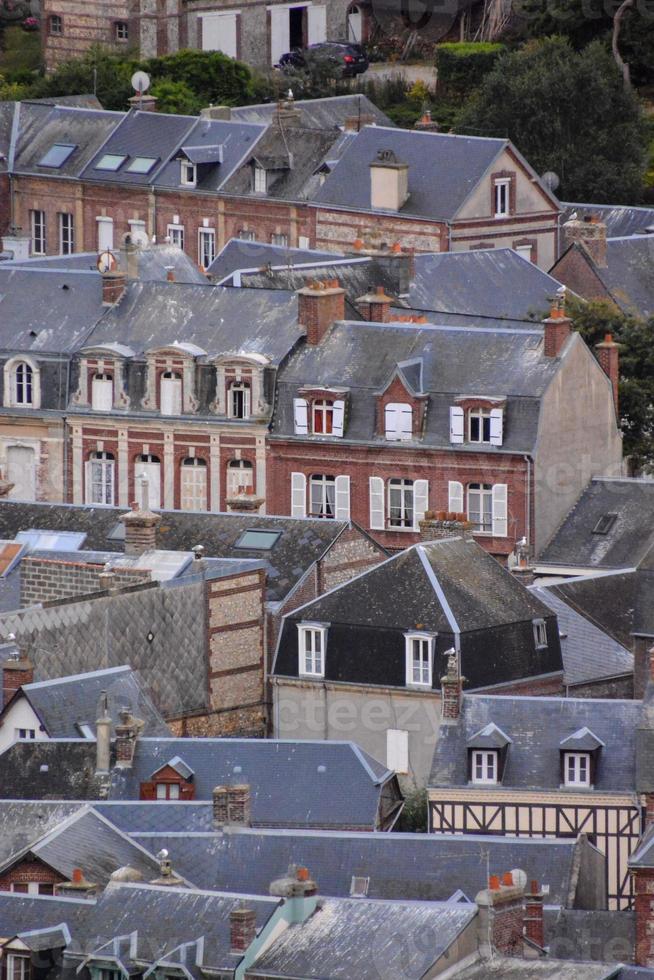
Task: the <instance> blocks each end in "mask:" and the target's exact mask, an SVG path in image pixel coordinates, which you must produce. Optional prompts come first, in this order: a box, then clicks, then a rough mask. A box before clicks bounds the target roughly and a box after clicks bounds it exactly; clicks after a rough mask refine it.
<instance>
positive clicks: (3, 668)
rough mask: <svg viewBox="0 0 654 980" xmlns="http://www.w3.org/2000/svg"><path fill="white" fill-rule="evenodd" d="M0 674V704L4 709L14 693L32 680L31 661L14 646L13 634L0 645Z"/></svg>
mask: <svg viewBox="0 0 654 980" xmlns="http://www.w3.org/2000/svg"><path fill="white" fill-rule="evenodd" d="M0 658H2V660H1V661H0V672H1V673H2V702H1V704H0V707H4V706H5V705H6V704H7V703H8V702H9V701H10V699H11V698H13V696H14V694H15V693H16V691H17V690H18V689H19V688H20V687H22V686H23V685H24V684H31V683H32V681H33V680H34V668H33V666H32V661H31V660H29V659H28V657H26V656H24V655H23V654H22V653H21V651H20V650H19V648H18V646H17V645H16V637H15V636H14V634H13V633H10V634H9V636H8V642H7V643H3V644H1V645H0Z"/></svg>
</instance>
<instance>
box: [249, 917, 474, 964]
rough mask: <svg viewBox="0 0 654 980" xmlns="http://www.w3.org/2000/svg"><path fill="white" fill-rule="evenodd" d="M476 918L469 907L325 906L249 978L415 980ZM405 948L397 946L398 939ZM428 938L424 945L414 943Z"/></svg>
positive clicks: (260, 960) (292, 932) (267, 953)
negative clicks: (401, 978)
mask: <svg viewBox="0 0 654 980" xmlns="http://www.w3.org/2000/svg"><path fill="white" fill-rule="evenodd" d="M476 914H477V909H476V907H475V906H456V905H436V904H434V903H429V904H413V903H411V904H409V903H406V904H402V905H398V904H396V903H393V904H391V903H382V902H369V901H366V900H365V899H364V900H361V899H349V900H343V899H341V900H340V901H334V900H329V899H328V900H326V901H325V902H324V903H323V904H321V906H320V907H319V908H318V909H317V910H316V912H315V913H314V914H313V915H312V916H311V918H310V919H308V920H307V921H306V922H305V923H303V924H301V925H292V926H290V927H289V928H288V929H287V930H285V931H284V932H283V933H282V935H281V936H280V937H279V938H278V939H277V940H276V941H275V942H274V943H273V944H272V945H271V946H270V947H269V948H268V949H267V950H266V951H265V952H264V953H263V955H262V956H260V957H259V958H258V959H257V961H256V963H255V964H254V965H253V966H252V967H250V968H249V969H248V973H249V974H250V975H251V976H254V977H268V978H269V977H289V978H296V977H303V978H307V980H309V978H316V980H323V978H325V977H329V978H330V980H341V978H342V980H351V978H352V977H358V978H365V977H373V976H374V977H379V978H381V980H385V978H388V980H390V978H391V977H397V976H401V977H403V978H405V980H412V978H415V980H421V978H422V977H424V976H425V974H426V973H428V971H429V969H430V968H431V967H432V966H433V964H434V963H435V962H436V961H437V960H438V959H439V958H440V957H441V956H442V955H443V954H444V953H445V951H446V950H447V949H449V947H450V946H451V945H452V943H454V942H455V941H456V938H457V937H458V936H459V935H460V933H461V932H462V931H463V930H464V929H465V928H466V926H468V925H470V923H471V922H472V921H473V919H474V918H475V916H476ZM400 936H401V937H403V938H404V940H405V942H398V938H399V937H400ZM425 936H429V937H430V940H431V941H429V942H420V940H421V939H424V937H425Z"/></svg>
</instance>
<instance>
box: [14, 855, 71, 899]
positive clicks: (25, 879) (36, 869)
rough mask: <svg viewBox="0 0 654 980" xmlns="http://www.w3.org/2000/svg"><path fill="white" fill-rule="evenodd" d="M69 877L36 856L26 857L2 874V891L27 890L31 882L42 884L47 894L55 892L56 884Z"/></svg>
mask: <svg viewBox="0 0 654 980" xmlns="http://www.w3.org/2000/svg"><path fill="white" fill-rule="evenodd" d="M64 881H67V879H66V878H65V877H64V876H63V875H61V874H59V872H58V871H55V870H54V869H53V868H50V867H48V865H47V864H44V863H43V861H40V860H39V859H38V858H35V857H30V856H28V857H26V858H24V859H23V860H22V861H21V862H20V863H19V864H15V865H14V866H13V867H12V868H9V870H8V871H5V872H4V874H3V875H1V876H0V891H4V892H8V891H22V892H26V891H27V890H28V887H29V885H30V884H32V885H34V884H36V885H41V886H43V887H42V891H43V892H44V893H45V894H50V895H52V894H53V890H54V886H55V885H59V884H61V883H62V882H64Z"/></svg>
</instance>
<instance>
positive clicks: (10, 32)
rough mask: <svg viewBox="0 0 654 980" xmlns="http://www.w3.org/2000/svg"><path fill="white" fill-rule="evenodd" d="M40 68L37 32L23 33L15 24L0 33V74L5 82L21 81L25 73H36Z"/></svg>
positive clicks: (39, 40) (38, 36) (38, 35)
mask: <svg viewBox="0 0 654 980" xmlns="http://www.w3.org/2000/svg"><path fill="white" fill-rule="evenodd" d="M40 67H41V36H40V33H39V31H24V30H23V29H22V27H19V26H18V25H17V24H12V25H11V26H9V27H5V28H4V30H3V31H2V32H1V33H0V74H1V75H4V77H5V80H6V81H8V82H11V81H23V80H24V76H25V73H26V72H36V71H38V70H39V69H40ZM14 76H18V77H17V78H15V77H14Z"/></svg>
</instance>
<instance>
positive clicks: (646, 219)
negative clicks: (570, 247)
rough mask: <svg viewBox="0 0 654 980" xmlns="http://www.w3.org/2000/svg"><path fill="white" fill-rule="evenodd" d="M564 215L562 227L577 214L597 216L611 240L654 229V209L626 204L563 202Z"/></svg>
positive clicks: (562, 216)
mask: <svg viewBox="0 0 654 980" xmlns="http://www.w3.org/2000/svg"><path fill="white" fill-rule="evenodd" d="M561 207H562V208H563V214H562V215H561V225H564V224H565V222H566V221H569V220H570V218H571V217H572V215H573V214H574V213H575V212H576V213H577V215H578V217H579V218H583V217H584V215H587V214H590V215H592V214H597V215H599V216H600V218H601V219H602V221H603V222H604V223H605V225H606V232H607V235H608V237H609V238H624V237H625V236H626V235H642V234H643V233H644V232H645V231H647V229H648V228H651V227H654V208H636V207H630V206H628V205H624V204H570V203H567V202H566V203H564V202H561Z"/></svg>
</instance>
